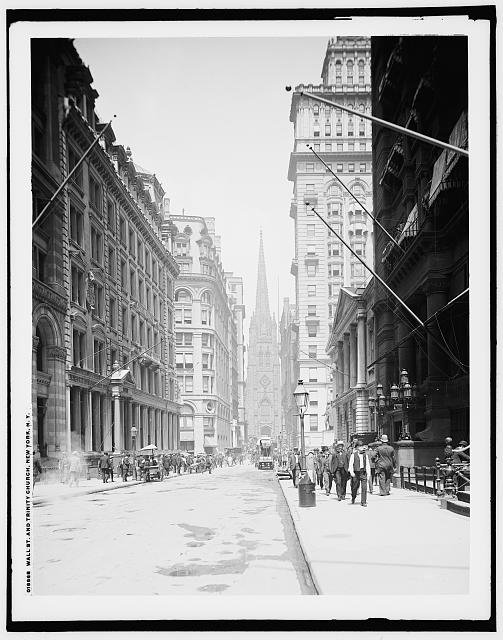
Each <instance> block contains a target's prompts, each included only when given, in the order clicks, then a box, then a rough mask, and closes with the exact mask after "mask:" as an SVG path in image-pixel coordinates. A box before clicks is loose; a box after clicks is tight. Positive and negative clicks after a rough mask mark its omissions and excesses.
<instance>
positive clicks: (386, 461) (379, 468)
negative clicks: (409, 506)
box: [375, 433, 396, 496]
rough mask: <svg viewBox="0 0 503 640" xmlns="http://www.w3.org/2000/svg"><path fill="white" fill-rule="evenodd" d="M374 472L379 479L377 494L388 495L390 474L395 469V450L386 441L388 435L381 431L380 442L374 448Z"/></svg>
mask: <svg viewBox="0 0 503 640" xmlns="http://www.w3.org/2000/svg"><path fill="white" fill-rule="evenodd" d="M375 465H376V467H375V468H376V473H377V477H378V479H379V495H381V496H389V492H390V485H391V476H392V475H393V473H394V471H395V469H396V458H395V450H394V449H393V447H392V446H391V445H390V444H389V443H388V436H387V435H386V434H385V433H383V434H382V436H381V444H380V445H379V446H378V447H377V448H376V461H375Z"/></svg>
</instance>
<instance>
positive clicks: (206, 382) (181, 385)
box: [177, 376, 214, 394]
mask: <svg viewBox="0 0 503 640" xmlns="http://www.w3.org/2000/svg"><path fill="white" fill-rule="evenodd" d="M202 378H203V386H202V389H203V393H208V394H213V388H214V378H213V376H203V377H202ZM177 381H178V390H179V391H180V393H193V392H194V376H177Z"/></svg>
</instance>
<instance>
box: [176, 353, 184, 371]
mask: <svg viewBox="0 0 503 640" xmlns="http://www.w3.org/2000/svg"><path fill="white" fill-rule="evenodd" d="M175 364H176V368H177V369H183V353H177V354H176V356H175Z"/></svg>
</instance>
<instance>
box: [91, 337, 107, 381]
mask: <svg viewBox="0 0 503 640" xmlns="http://www.w3.org/2000/svg"><path fill="white" fill-rule="evenodd" d="M105 355H106V354H105V345H104V343H103V342H101V341H100V340H97V339H96V338H95V339H94V352H93V356H94V357H93V364H94V373H101V374H103V373H104V369H105V368H104V363H105Z"/></svg>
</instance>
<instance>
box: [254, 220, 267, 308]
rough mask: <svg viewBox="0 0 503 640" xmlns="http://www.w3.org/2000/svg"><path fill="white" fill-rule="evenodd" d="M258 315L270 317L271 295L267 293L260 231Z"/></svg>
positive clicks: (256, 303) (256, 304)
mask: <svg viewBox="0 0 503 640" xmlns="http://www.w3.org/2000/svg"><path fill="white" fill-rule="evenodd" d="M255 313H256V315H264V316H267V317H270V311H269V293H268V291H267V278H266V274H265V260H264V241H263V239H262V230H260V247H259V252H258V271H257V294H256V299H255Z"/></svg>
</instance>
